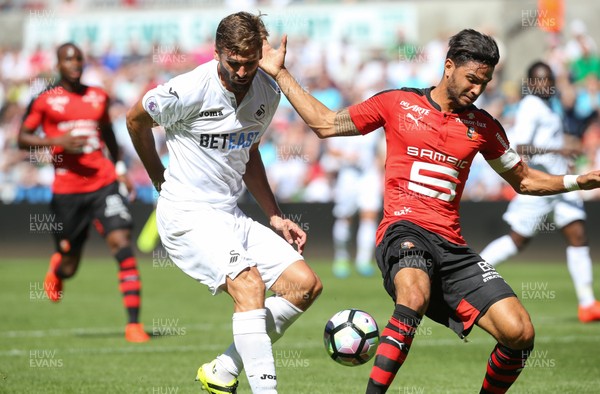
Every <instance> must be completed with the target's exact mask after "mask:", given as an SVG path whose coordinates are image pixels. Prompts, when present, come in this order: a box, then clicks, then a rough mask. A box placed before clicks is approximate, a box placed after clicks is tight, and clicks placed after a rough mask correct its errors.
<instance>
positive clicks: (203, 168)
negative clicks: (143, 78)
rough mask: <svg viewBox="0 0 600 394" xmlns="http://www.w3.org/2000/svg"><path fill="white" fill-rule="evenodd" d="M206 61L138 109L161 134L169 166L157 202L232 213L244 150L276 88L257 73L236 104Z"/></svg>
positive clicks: (264, 119)
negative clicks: (158, 125) (164, 200)
mask: <svg viewBox="0 0 600 394" xmlns="http://www.w3.org/2000/svg"><path fill="white" fill-rule="evenodd" d="M217 66H218V62H217V61H216V60H212V61H210V62H207V63H205V64H203V65H201V66H199V67H197V68H195V69H194V70H192V71H190V72H188V73H185V74H181V75H179V76H176V77H174V78H173V79H171V80H170V81H169V82H167V83H165V84H164V85H160V86H158V87H156V88H154V89H152V90H150V91H148V92H147V93H146V94H145V95H144V98H143V100H142V103H143V106H144V109H145V110H146V112H148V114H149V115H150V116H151V117H152V118H153V119H154V121H155V122H156V123H158V124H160V125H162V126H163V127H164V129H165V131H166V143H167V148H168V149H169V160H170V162H169V166H168V168H167V170H166V171H165V183H164V184H163V185H162V190H161V193H160V195H161V197H164V198H166V199H167V200H170V201H174V202H177V203H178V206H179V207H181V208H182V209H186V207H193V206H194V205H195V204H198V203H203V204H206V203H208V204H210V205H211V206H213V207H214V208H216V209H225V210H230V209H233V208H234V207H235V206H236V204H237V200H238V198H239V197H240V195H241V194H242V192H243V190H244V189H243V184H242V176H243V175H244V172H245V170H246V163H247V162H248V158H249V150H250V147H251V146H252V145H253V144H255V143H257V142H258V141H259V140H260V138H261V136H262V135H263V134H264V132H265V130H266V129H267V127H268V125H269V123H270V122H271V119H272V118H273V115H274V114H275V110H276V109H277V106H278V104H279V99H280V95H281V94H280V91H279V87H278V86H277V84H276V83H275V82H274V81H273V79H271V78H270V77H269V76H268V75H266V74H265V73H264V72H263V71H262V70H260V69H259V70H258V72H257V73H256V76H255V77H254V80H253V82H252V85H251V87H250V90H249V91H248V93H247V94H246V96H245V97H244V99H243V100H242V102H241V103H240V104H239V105H237V104H236V100H235V95H234V94H233V93H232V92H229V91H228V90H226V89H225V87H224V86H223V85H222V84H221V81H220V79H219V75H218V72H217Z"/></svg>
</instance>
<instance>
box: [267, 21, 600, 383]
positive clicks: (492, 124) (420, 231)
mask: <svg viewBox="0 0 600 394" xmlns="http://www.w3.org/2000/svg"><path fill="white" fill-rule="evenodd" d="M286 43H287V37H286V36H284V37H283V38H282V41H281V45H280V47H279V48H278V49H273V48H272V47H271V46H270V45H269V43H268V42H265V46H264V48H263V59H262V60H261V63H260V66H261V67H262V68H263V70H265V71H266V72H267V73H268V74H269V75H271V76H272V77H273V78H275V80H276V81H277V83H278V84H279V86H280V88H281V90H282V92H283V93H284V94H285V95H286V96H287V98H288V99H289V101H290V103H291V104H292V105H293V106H294V108H295V109H296V111H297V112H298V113H299V115H300V116H301V117H302V118H303V119H304V121H305V122H306V123H307V124H308V125H309V126H310V127H311V129H312V130H313V131H314V132H315V133H316V134H317V135H318V136H319V137H320V138H327V137H335V136H349V135H361V134H367V133H370V132H372V131H374V130H377V129H378V128H380V127H383V128H384V131H385V138H386V145H387V154H386V164H385V193H384V216H383V219H382V221H381V223H380V225H379V228H378V231H377V249H376V257H377V263H378V265H379V268H380V270H381V272H382V276H383V283H384V287H385V289H386V290H387V292H388V293H389V294H390V296H391V297H392V299H393V300H394V302H395V308H394V312H393V314H392V316H391V318H390V320H389V322H388V323H387V325H386V327H385V328H384V330H383V332H382V333H381V341H380V345H379V347H378V349H377V355H376V357H375V363H374V366H373V368H372V370H371V375H370V378H369V382H368V385H367V389H366V392H367V393H368V394H375V393H385V392H386V391H387V389H388V388H389V386H390V385H391V383H392V381H393V379H394V377H395V376H396V373H397V371H398V369H399V368H400V367H401V366H402V364H403V363H404V361H405V359H406V356H407V355H408V351H409V349H410V346H411V343H412V340H413V336H414V334H415V332H416V329H417V327H418V325H419V323H420V322H421V319H422V317H423V315H427V316H428V317H429V318H431V319H432V320H435V321H436V322H438V323H441V324H444V325H445V326H447V327H449V328H451V329H452V330H454V331H455V332H456V333H457V334H458V335H459V336H460V337H465V336H466V335H467V334H468V333H469V332H470V331H471V329H472V328H473V326H474V325H478V326H479V327H481V328H482V329H484V330H485V331H487V332H488V333H489V334H490V335H492V336H493V337H494V338H495V339H496V341H497V344H496V346H495V347H494V349H493V350H492V353H491V355H490V357H489V362H488V365H487V370H486V373H485V377H484V380H483V384H482V386H481V391H480V392H481V393H504V392H506V391H507V390H508V389H509V388H510V386H511V385H512V383H513V382H514V381H515V380H516V379H517V377H518V376H519V374H520V372H521V370H522V369H523V367H524V366H525V362H526V360H527V357H528V356H529V354H530V352H531V350H532V349H533V342H534V329H533V325H532V323H531V319H530V317H529V314H528V313H527V311H526V310H525V308H524V307H523V305H522V304H521V302H520V301H519V300H518V299H517V297H516V295H515V294H514V292H513V290H512V289H511V287H510V286H509V285H508V284H507V283H506V282H505V281H504V279H502V277H501V276H500V275H499V274H498V273H497V272H496V270H495V269H494V267H493V266H491V265H490V264H488V263H486V262H485V261H484V260H483V259H482V258H481V257H480V256H479V255H478V254H477V253H476V252H475V251H474V250H472V249H471V248H470V247H468V245H467V244H466V242H465V240H464V239H463V237H462V235H461V230H460V223H459V202H460V198H461V195H462V192H463V189H464V187H465V183H466V180H467V177H468V174H469V168H470V166H471V163H472V162H473V159H474V157H475V155H476V154H477V153H481V154H482V155H483V157H484V158H485V159H486V160H487V162H488V163H489V164H490V165H491V166H492V168H494V170H496V172H498V174H499V175H500V176H502V177H503V178H504V179H505V180H506V181H507V182H508V183H509V184H510V185H511V186H512V187H513V188H514V189H515V191H516V192H518V193H521V194H530V195H550V194H558V193H564V192H567V191H571V190H576V189H579V188H581V189H593V188H597V187H600V171H593V172H590V173H588V174H584V175H579V176H575V175H565V176H562V175H560V176H559V175H549V174H547V173H545V172H542V171H538V170H535V169H532V168H530V167H528V166H527V164H526V163H525V162H524V161H522V160H521V158H520V156H519V155H518V154H517V153H516V152H515V151H514V150H513V149H511V148H510V146H509V143H508V140H507V138H506V134H505V133H504V130H503V128H502V126H501V125H500V124H499V123H498V122H497V121H496V120H495V119H494V118H493V117H492V116H490V115H489V114H488V113H487V112H485V111H483V110H480V109H478V108H477V107H475V106H474V105H473V103H474V102H475V100H476V99H477V98H478V97H479V95H480V94H481V93H482V92H483V91H484V90H485V88H486V85H487V84H488V83H489V81H490V80H491V79H492V74H493V71H494V68H495V66H496V64H497V63H498V60H499V53H498V47H497V45H496V42H495V41H494V39H493V38H492V37H490V36H487V35H484V34H481V33H479V32H477V31H475V30H471V29H465V30H462V31H460V32H459V33H458V34H456V35H455V36H453V37H452V38H451V39H450V42H449V49H448V53H447V55H446V60H445V63H444V69H443V75H442V78H441V81H440V83H439V84H438V85H437V86H434V87H431V88H428V89H410V88H403V89H397V90H388V91H383V92H380V93H378V94H376V95H374V96H373V97H371V98H369V99H367V100H365V101H363V102H361V103H359V104H356V105H352V106H350V107H349V108H345V109H342V110H340V111H337V112H333V111H331V110H329V109H328V108H327V107H325V106H324V105H323V104H322V103H320V102H319V101H318V100H316V99H315V98H314V97H312V96H311V95H310V94H309V93H308V92H306V91H305V90H303V89H302V88H301V87H300V86H299V85H298V83H297V82H296V81H295V80H294V78H293V77H292V76H291V74H290V73H289V72H288V71H287V70H286V69H285V66H284V63H285V51H286ZM449 384H451V382H449Z"/></svg>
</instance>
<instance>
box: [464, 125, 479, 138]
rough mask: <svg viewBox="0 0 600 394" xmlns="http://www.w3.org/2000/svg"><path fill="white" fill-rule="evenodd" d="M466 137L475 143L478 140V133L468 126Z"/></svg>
mask: <svg viewBox="0 0 600 394" xmlns="http://www.w3.org/2000/svg"><path fill="white" fill-rule="evenodd" d="M467 137H469V139H470V140H473V141H477V140H478V139H479V133H478V132H477V130H475V127H473V126H469V127H468V128H467Z"/></svg>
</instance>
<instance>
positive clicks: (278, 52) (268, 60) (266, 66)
mask: <svg viewBox="0 0 600 394" xmlns="http://www.w3.org/2000/svg"><path fill="white" fill-rule="evenodd" d="M286 50H287V35H286V34H284V35H283V36H282V37H281V44H280V45H279V48H277V49H275V48H273V47H272V46H271V44H269V41H268V40H266V39H265V40H263V47H262V58H261V59H260V61H259V62H258V66H259V67H260V68H262V69H263V71H264V72H266V73H267V74H269V75H270V76H271V77H272V78H274V79H275V78H276V77H277V74H278V73H279V72H280V71H281V70H283V69H284V68H285V54H286Z"/></svg>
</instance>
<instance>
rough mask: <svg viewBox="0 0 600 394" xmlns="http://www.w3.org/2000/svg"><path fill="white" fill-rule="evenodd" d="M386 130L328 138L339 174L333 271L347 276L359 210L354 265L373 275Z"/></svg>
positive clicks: (336, 274) (381, 195)
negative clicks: (350, 243)
mask: <svg viewBox="0 0 600 394" xmlns="http://www.w3.org/2000/svg"><path fill="white" fill-rule="evenodd" d="M382 139H383V134H382V133H379V132H375V133H370V134H369V135H367V136H364V137H358V136H356V137H352V138H344V139H331V140H327V157H328V158H330V160H327V161H329V162H333V163H335V164H334V165H335V167H337V168H335V167H334V169H336V170H337V178H336V181H335V189H334V195H333V199H334V207H333V216H334V217H335V221H334V224H333V244H334V256H333V274H334V275H335V276H336V277H338V278H345V277H347V276H349V275H350V273H351V267H352V266H351V264H350V260H351V258H350V251H349V242H350V237H351V228H352V218H353V217H354V215H356V214H357V213H358V229H357V234H356V257H355V259H354V265H355V267H356V270H357V272H358V273H359V274H360V275H363V276H372V275H373V274H374V273H375V266H374V264H373V262H372V260H373V259H374V257H375V256H374V251H375V232H376V231H377V225H378V223H379V212H380V210H381V200H382V198H383V174H382V166H383V157H382V156H380V149H381V144H380V142H381V141H382Z"/></svg>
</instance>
